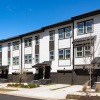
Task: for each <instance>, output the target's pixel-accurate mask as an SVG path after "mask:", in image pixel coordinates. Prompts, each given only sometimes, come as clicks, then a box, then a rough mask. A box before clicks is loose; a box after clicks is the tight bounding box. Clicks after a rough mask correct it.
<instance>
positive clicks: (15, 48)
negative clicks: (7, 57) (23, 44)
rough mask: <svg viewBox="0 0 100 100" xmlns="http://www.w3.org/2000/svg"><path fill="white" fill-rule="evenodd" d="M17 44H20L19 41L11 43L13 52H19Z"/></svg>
mask: <svg viewBox="0 0 100 100" xmlns="http://www.w3.org/2000/svg"><path fill="white" fill-rule="evenodd" d="M17 43H18V44H17ZM19 44H20V41H15V42H13V50H19Z"/></svg>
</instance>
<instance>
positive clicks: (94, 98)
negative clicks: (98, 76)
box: [79, 96, 100, 100]
mask: <svg viewBox="0 0 100 100" xmlns="http://www.w3.org/2000/svg"><path fill="white" fill-rule="evenodd" d="M79 100H100V97H99V96H91V97H86V96H85V97H84V96H82V97H80V99H79Z"/></svg>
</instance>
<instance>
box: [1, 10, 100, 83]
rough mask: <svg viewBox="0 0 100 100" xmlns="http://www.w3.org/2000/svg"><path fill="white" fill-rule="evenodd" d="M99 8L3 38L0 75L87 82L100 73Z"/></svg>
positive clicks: (17, 78)
mask: <svg viewBox="0 0 100 100" xmlns="http://www.w3.org/2000/svg"><path fill="white" fill-rule="evenodd" d="M99 43H100V10H95V11H91V12H88V13H85V14H82V15H78V16H75V17H72V18H70V19H69V20H65V21H62V22H58V23H55V24H52V25H49V26H45V27H42V28H40V29H38V30H34V31H32V32H28V33H25V34H22V35H19V36H15V37H11V38H7V39H3V40H0V78H3V79H7V80H9V81H12V82H18V81H19V77H18V74H19V73H22V72H23V71H25V73H26V75H27V80H26V81H27V82H32V81H39V80H42V81H43V80H45V82H46V81H48V80H49V81H52V82H54V83H64V84H84V83H85V82H86V81H88V80H89V76H90V74H91V78H92V82H96V81H99V80H100V79H99V77H100V65H99V64H100V44H99Z"/></svg>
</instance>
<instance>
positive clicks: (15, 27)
mask: <svg viewBox="0 0 100 100" xmlns="http://www.w3.org/2000/svg"><path fill="white" fill-rule="evenodd" d="M96 9H100V0H0V39H5V38H9V37H12V36H17V35H19V34H23V33H27V32H30V31H33V30H36V29H39V28H41V27H43V26H47V25H50V24H53V23H56V22H60V21H63V20H66V19H70V17H73V16H76V15H79V14H82V13H85V12H89V11H92V10H96Z"/></svg>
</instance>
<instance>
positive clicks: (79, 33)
mask: <svg viewBox="0 0 100 100" xmlns="http://www.w3.org/2000/svg"><path fill="white" fill-rule="evenodd" d="M80 23H82V24H83V28H81V29H83V33H79V28H78V24H80ZM82 34H84V22H79V23H77V35H82Z"/></svg>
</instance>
